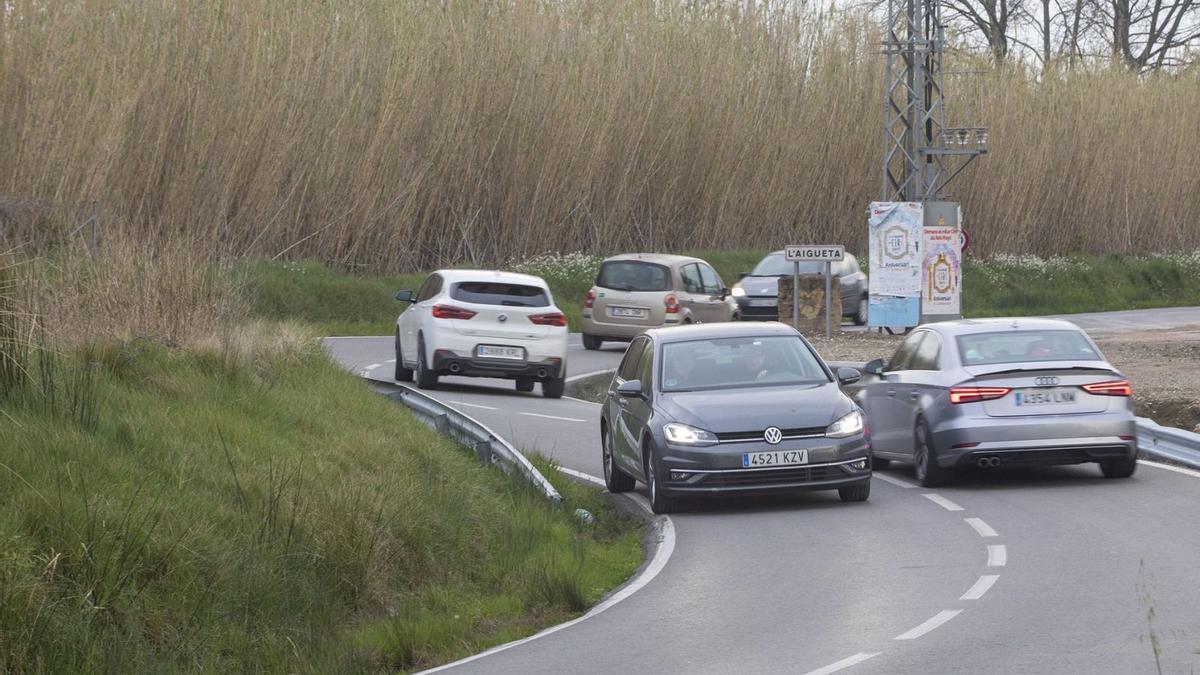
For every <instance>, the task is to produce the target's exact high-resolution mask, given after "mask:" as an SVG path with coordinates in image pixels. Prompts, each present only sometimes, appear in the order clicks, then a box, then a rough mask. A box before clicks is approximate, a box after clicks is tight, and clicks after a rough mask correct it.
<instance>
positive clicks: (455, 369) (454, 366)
mask: <svg viewBox="0 0 1200 675" xmlns="http://www.w3.org/2000/svg"><path fill="white" fill-rule="evenodd" d="M460 370H462V366H460V365H458V363H451V364H450V372H452V373H457V372H458V371H460Z"/></svg>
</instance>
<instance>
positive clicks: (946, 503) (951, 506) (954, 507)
mask: <svg viewBox="0 0 1200 675" xmlns="http://www.w3.org/2000/svg"><path fill="white" fill-rule="evenodd" d="M921 496H922V497H924V498H926V499H928V500H929V501H931V502H933V503H934V504H937V505H938V506H940V507H942V508H943V509H946V510H947V511H962V510H963V507H961V506H959V505H958V504H955V503H954V502H952V501H950V500H949V499H946V498H945V497H943V496H941V495H939V494H934V493H932V492H926V493H925V494H923V495H921Z"/></svg>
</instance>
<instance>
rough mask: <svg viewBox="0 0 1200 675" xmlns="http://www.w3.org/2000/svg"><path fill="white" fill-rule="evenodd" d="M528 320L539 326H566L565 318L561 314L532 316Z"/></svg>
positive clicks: (552, 313)
mask: <svg viewBox="0 0 1200 675" xmlns="http://www.w3.org/2000/svg"><path fill="white" fill-rule="evenodd" d="M529 320H530V321H532V322H533V323H536V324H537V325H539V326H565V325H567V317H565V316H563V315H562V313H561V312H551V313H549V314H534V315H533V316H531V317H529Z"/></svg>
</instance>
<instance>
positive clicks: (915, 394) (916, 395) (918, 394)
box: [908, 389, 921, 401]
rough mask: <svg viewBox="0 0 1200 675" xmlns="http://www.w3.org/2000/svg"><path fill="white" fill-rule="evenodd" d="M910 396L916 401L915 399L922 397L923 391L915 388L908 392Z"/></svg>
mask: <svg viewBox="0 0 1200 675" xmlns="http://www.w3.org/2000/svg"><path fill="white" fill-rule="evenodd" d="M908 397H909V398H911V399H912V400H914V401H915V400H917V399H919V398H921V392H919V391H917V390H915V389H914V390H912V391H910V392H908Z"/></svg>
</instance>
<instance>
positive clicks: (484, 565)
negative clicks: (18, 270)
mask: <svg viewBox="0 0 1200 675" xmlns="http://www.w3.org/2000/svg"><path fill="white" fill-rule="evenodd" d="M347 283H349V282H347ZM376 283H377V284H378V285H379V286H382V285H383V282H376ZM297 344H301V343H297ZM303 344H311V341H309V342H306V343H303ZM6 354H8V352H6ZM18 361H19V362H20V363H22V364H23V366H22V368H21V371H20V372H21V373H23V374H22V375H20V376H14V377H12V378H9V379H7V380H5V381H4V382H3V385H4V388H3V391H2V392H0V393H2V394H3V398H2V399H0V405H2V407H0V412H2V413H3V414H2V415H0V448H3V450H2V451H0V541H2V542H3V546H0V671H2V672H33V671H47V672H96V671H103V672H166V671H176V670H201V671H206V672H217V671H240V672H244V671H269V672H351V671H354V672H362V671H391V670H395V669H400V670H407V669H414V668H419V667H423V666H429V665H433V664H436V663H440V662H445V661H447V660H452V659H454V658H457V657H461V656H464V655H467V654H470V653H474V652H477V651H479V650H481V649H484V648H487V647H489V646H492V645H495V644H498V643H501V642H504V641H507V640H510V639H513V638H517V637H521V636H524V635H527V634H530V633H532V632H534V631H536V630H538V629H540V628H541V627H544V626H546V625H548V624H552V623H557V622H559V621H561V620H564V619H567V618H570V617H572V616H574V615H577V614H579V613H580V612H582V611H584V610H585V609H586V608H587V607H588V606H589V605H591V604H592V603H594V602H596V601H597V600H598V599H599V598H600V597H601V596H602V595H603V594H604V593H605V592H606V590H608V589H611V588H612V587H614V586H616V585H617V584H618V583H620V581H621V580H623V579H625V578H627V577H628V576H629V575H630V574H631V573H632V572H633V571H634V570H635V569H636V568H637V566H638V564H639V563H640V561H641V543H642V542H641V540H642V536H641V535H642V532H641V526H640V525H639V524H638V523H636V522H633V521H630V520H628V519H626V518H624V517H623V516H621V515H619V514H617V513H616V512H614V511H613V510H612V509H610V508H609V507H608V506H607V505H606V504H605V503H604V501H603V499H602V498H601V496H600V495H599V494H598V493H596V492H594V491H589V490H586V489H584V488H582V487H579V486H575V485H574V484H573V483H571V482H569V481H566V480H564V479H563V478H562V476H560V475H557V474H556V473H555V472H554V471H552V470H549V474H550V479H551V480H552V481H554V483H555V485H556V486H557V487H558V488H559V490H560V491H561V492H562V494H563V497H564V501H565V504H564V508H563V509H561V510H556V509H552V508H550V507H549V506H548V505H547V504H546V503H544V501H543V500H542V499H541V498H540V497H539V496H538V495H537V494H536V493H534V492H533V491H531V490H530V489H529V488H527V487H526V486H525V485H524V484H522V483H520V482H517V481H516V480H514V479H510V478H509V477H507V476H505V475H504V474H503V473H501V472H499V471H495V470H492V469H488V468H486V467H484V466H481V465H479V464H478V463H477V462H476V461H475V460H474V458H473V457H472V456H471V454H470V453H468V452H466V451H464V450H462V449H461V448H459V447H457V446H455V445H453V444H452V443H451V442H449V441H447V440H445V439H443V438H441V437H440V436H438V435H437V434H435V433H434V432H432V431H430V430H428V429H427V428H426V427H424V426H423V425H421V424H420V423H418V422H416V421H415V420H414V418H413V417H411V416H410V415H409V414H408V413H407V412H406V411H404V410H403V409H402V408H399V407H398V406H396V405H394V404H392V403H390V402H388V401H386V400H385V399H383V398H381V397H379V396H377V395H375V394H372V393H370V392H369V391H367V390H366V389H365V388H364V387H362V385H361V383H360V382H359V381H358V380H357V379H355V378H353V377H351V376H350V375H348V374H346V373H344V372H342V371H341V370H340V369H339V368H337V367H335V366H334V365H333V364H331V363H330V362H329V361H328V359H327V358H326V357H325V356H324V355H323V354H321V353H319V351H318V350H316V349H315V348H298V349H290V350H289V349H282V350H276V351H275V353H273V354H270V355H262V356H261V358H257V359H255V360H253V361H247V362H242V361H239V360H238V359H236V358H233V357H232V356H230V353H229V352H227V351H222V350H221V349H216V348H214V349H212V350H205V349H202V348H194V349H189V350H182V349H176V350H170V349H167V348H165V347H162V346H160V345H158V344H155V343H152V342H150V341H137V340H135V341H129V342H124V343H119V344H117V345H115V346H111V347H105V348H99V349H97V348H93V349H90V350H86V351H81V352H78V353H72V354H54V353H49V352H33V353H32V355H31V356H19V355H18V358H17V360H14V361H13V363H16V362H18ZM6 363H7V362H6ZM318 411H319V413H318ZM576 508H586V509H588V510H589V511H591V512H592V513H593V514H595V516H596V521H595V523H593V524H592V525H590V526H584V525H582V524H581V523H580V522H579V521H578V520H577V519H576V518H575V517H574V516H573V511H574V510H575V509H576Z"/></svg>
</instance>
